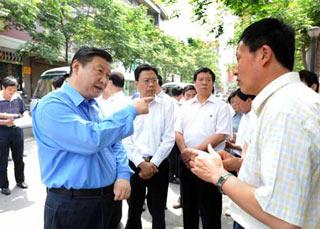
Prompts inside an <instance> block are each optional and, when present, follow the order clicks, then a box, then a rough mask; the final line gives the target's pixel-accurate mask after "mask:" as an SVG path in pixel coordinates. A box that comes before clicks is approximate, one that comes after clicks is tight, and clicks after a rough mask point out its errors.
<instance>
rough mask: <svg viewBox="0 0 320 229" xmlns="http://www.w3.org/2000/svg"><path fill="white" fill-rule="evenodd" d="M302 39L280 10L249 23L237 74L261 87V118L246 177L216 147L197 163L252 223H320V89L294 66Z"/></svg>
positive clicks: (254, 89)
mask: <svg viewBox="0 0 320 229" xmlns="http://www.w3.org/2000/svg"><path fill="white" fill-rule="evenodd" d="M294 43H295V37H294V30H293V29H292V28H291V27H290V26H288V25H286V24H284V23H283V22H281V21H279V20H278V19H275V18H266V19H262V20H260V21H258V22H255V23H253V24H252V25H250V26H249V27H248V28H246V29H245V30H244V32H243V33H242V35H241V36H240V42H239V44H238V48H237V60H238V66H237V71H238V77H237V81H238V83H239V86H240V88H241V91H243V92H244V93H247V94H253V95H257V96H256V98H255V99H254V100H253V103H252V110H253V111H254V113H255V114H256V115H257V123H256V128H255V131H254V133H253V135H252V138H251V141H250V143H249V147H248V150H247V153H246V156H245V158H244V160H243V163H242V166H241V169H240V172H239V175H238V178H236V177H234V176H232V175H230V174H228V173H227V172H226V171H225V169H224V168H223V166H222V163H221V158H219V157H217V156H214V155H216V154H215V153H212V154H211V156H209V157H208V154H205V153H201V152H198V153H200V154H201V155H202V156H200V157H196V159H195V160H194V162H192V163H191V165H192V166H194V168H193V169H192V171H193V172H194V173H195V174H197V175H198V176H199V177H201V178H202V179H204V180H206V181H208V182H211V183H212V184H215V185H217V186H218V187H219V188H220V189H221V190H223V192H224V193H225V194H226V195H228V196H229V197H230V198H231V199H232V200H233V202H234V203H235V204H233V205H232V206H231V216H232V218H234V219H235V220H236V221H237V222H238V223H239V224H240V225H241V226H243V227H244V228H249V229H250V228H289V229H296V228H320V218H319V215H320V192H319V190H320V169H319V168H320V132H319V129H320V116H319V113H320V96H319V94H317V93H315V92H314V91H312V90H311V89H310V88H307V87H306V86H304V85H303V84H302V83H301V82H300V79H299V74H298V73H297V72H291V71H292V69H293V65H294V53H295V45H294ZM195 153H196V152H195Z"/></svg>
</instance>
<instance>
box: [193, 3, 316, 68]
mask: <svg viewBox="0 0 320 229" xmlns="http://www.w3.org/2000/svg"><path fill="white" fill-rule="evenodd" d="M191 2H192V3H193V6H194V13H195V15H196V16H197V18H198V20H202V18H205V17H206V15H207V11H206V10H207V9H208V6H209V5H210V4H211V3H212V2H213V0H191ZM215 2H218V3H222V4H224V5H225V6H226V7H227V8H228V9H230V11H231V12H232V13H233V14H234V15H237V16H239V18H240V22H239V23H237V25H236V26H235V28H236V31H237V36H236V37H235V41H236V40H237V38H238V37H239V34H240V32H241V31H243V29H244V28H245V27H247V26H248V25H249V24H251V23H252V22H254V21H257V20H259V19H262V18H265V17H276V18H279V19H282V20H283V21H285V22H286V23H288V24H290V25H291V26H292V27H293V28H294V29H295V31H296V62H295V69H301V68H303V67H304V68H305V67H306V51H307V49H308V47H309V44H310V38H309V36H308V35H307V29H308V28H309V27H311V26H317V25H318V26H319V25H320V7H319V6H320V0H275V1H267V0H242V1H237V0H216V1H215ZM216 29H217V28H216ZM220 29H221V28H220Z"/></svg>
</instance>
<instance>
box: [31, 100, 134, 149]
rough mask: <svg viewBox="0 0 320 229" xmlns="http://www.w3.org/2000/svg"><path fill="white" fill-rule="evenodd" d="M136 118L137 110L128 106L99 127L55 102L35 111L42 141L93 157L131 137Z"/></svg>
mask: <svg viewBox="0 0 320 229" xmlns="http://www.w3.org/2000/svg"><path fill="white" fill-rule="evenodd" d="M136 114H137V112H136V109H135V107H133V106H128V107H127V108H126V109H123V110H121V111H119V112H116V113H115V114H114V115H112V116H111V117H109V118H107V119H105V120H103V121H101V122H99V123H98V122H93V121H88V120H86V119H84V118H82V117H81V116H80V115H79V114H78V113H77V112H76V111H74V110H73V108H71V107H68V106H67V105H66V104H65V103H63V102H62V101H60V100H59V101H57V100H55V101H50V102H47V103H43V104H41V103H39V104H37V106H36V107H35V109H34V110H33V127H34V133H35V135H38V136H39V139H48V138H49V139H50V142H49V143H50V144H54V145H58V146H59V147H60V148H61V149H64V150H66V151H68V152H74V153H79V154H93V153H95V152H98V151H100V150H101V149H103V148H104V147H106V146H111V145H113V144H115V143H116V142H118V141H120V140H121V139H122V138H124V137H126V136H128V135H130V134H131V133H132V132H133V120H134V118H135V117H136ZM45 144H48V142H46V143H45Z"/></svg>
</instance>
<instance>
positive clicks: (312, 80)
mask: <svg viewBox="0 0 320 229" xmlns="http://www.w3.org/2000/svg"><path fill="white" fill-rule="evenodd" d="M299 76H300V80H301V81H303V82H305V83H306V84H307V85H308V87H311V86H312V85H313V84H316V86H317V87H316V92H319V77H318V76H317V74H316V73H314V72H310V71H308V70H301V71H299Z"/></svg>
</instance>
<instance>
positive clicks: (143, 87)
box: [135, 70, 158, 97]
mask: <svg viewBox="0 0 320 229" xmlns="http://www.w3.org/2000/svg"><path fill="white" fill-rule="evenodd" d="M135 84H136V87H137V89H138V91H139V93H140V97H148V96H154V95H155V94H156V89H157V84H158V78H157V75H156V73H155V72H154V71H152V70H145V71H142V72H140V75H139V80H138V81H135Z"/></svg>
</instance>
